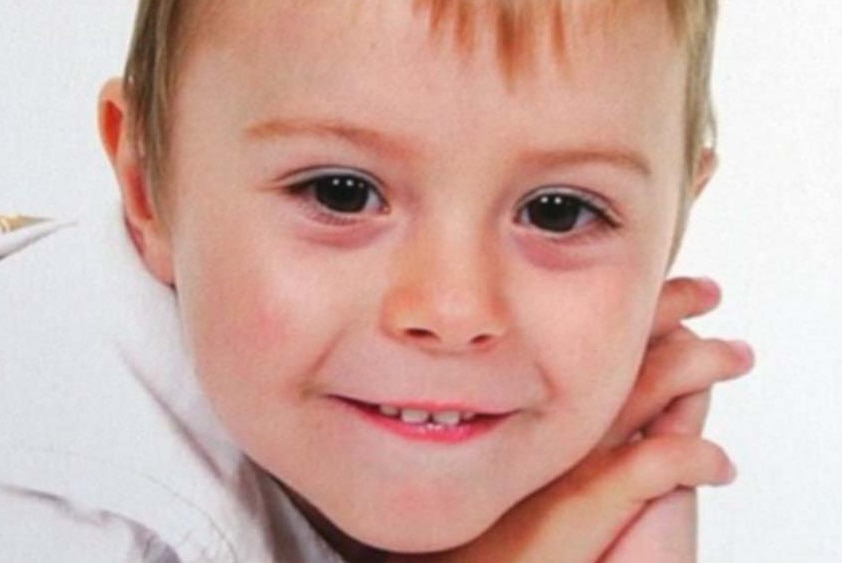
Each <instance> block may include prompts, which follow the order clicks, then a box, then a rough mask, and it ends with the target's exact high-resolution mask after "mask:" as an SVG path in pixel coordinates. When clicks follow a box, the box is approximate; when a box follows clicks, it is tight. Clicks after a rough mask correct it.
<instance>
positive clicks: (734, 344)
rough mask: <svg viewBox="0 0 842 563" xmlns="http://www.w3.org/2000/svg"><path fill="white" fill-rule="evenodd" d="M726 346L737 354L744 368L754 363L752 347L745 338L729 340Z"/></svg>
mask: <svg viewBox="0 0 842 563" xmlns="http://www.w3.org/2000/svg"><path fill="white" fill-rule="evenodd" d="M728 346H730V347H731V349H732V350H733V351H734V352H736V353H737V355H739V357H740V359H741V360H742V362H743V365H745V366H746V368H749V367H751V366H753V365H754V348H752V347H751V344H749V343H748V342H746V341H745V340H731V341H729V342H728Z"/></svg>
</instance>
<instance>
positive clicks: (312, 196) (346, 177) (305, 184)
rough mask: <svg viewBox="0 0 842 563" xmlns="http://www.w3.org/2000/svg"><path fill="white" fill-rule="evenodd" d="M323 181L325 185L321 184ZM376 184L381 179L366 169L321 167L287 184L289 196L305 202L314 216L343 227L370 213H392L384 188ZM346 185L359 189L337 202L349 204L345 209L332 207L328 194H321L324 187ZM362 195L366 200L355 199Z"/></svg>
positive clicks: (311, 215)
mask: <svg viewBox="0 0 842 563" xmlns="http://www.w3.org/2000/svg"><path fill="white" fill-rule="evenodd" d="M319 184H322V185H321V186H320V185H319ZM325 184H328V185H325ZM376 184H377V182H375V181H374V180H373V179H370V178H369V176H368V175H366V174H363V173H362V172H358V171H348V170H336V171H331V170H320V171H319V172H317V173H312V174H309V175H307V176H304V177H301V178H300V179H298V178H293V181H292V183H290V184H288V185H287V186H286V187H285V191H286V193H287V194H288V195H289V196H291V197H293V198H294V199H297V200H299V201H301V202H302V203H303V204H304V205H305V206H306V208H305V210H306V211H307V213H308V214H309V215H310V217H311V218H312V219H314V220H316V221H319V222H321V223H325V224H327V225H335V226H340V227H341V226H344V225H353V224H355V223H358V222H359V221H360V220H361V218H362V216H369V215H372V214H375V215H384V214H387V213H388V212H389V205H388V203H386V199H385V198H384V197H383V196H382V194H381V193H380V190H379V189H378V188H377V187H376ZM343 186H344V187H345V188H353V190H354V191H356V192H357V193H356V194H355V193H347V194H344V195H345V197H346V200H345V201H344V202H341V201H334V202H333V203H337V204H341V203H344V204H346V205H347V206H348V209H347V210H344V211H343V210H338V209H331V208H330V207H329V206H328V204H327V202H326V201H324V197H326V196H327V194H321V195H322V196H323V197H320V194H319V193H318V192H317V190H318V189H319V188H320V187H330V188H342V187H343ZM360 189H363V190H365V191H366V193H365V194H360V193H359V190H360ZM333 195H334V196H341V195H343V194H340V193H339V192H338V191H337V192H336V193H334V194H333ZM359 195H362V196H363V197H364V198H365V200H364V201H362V202H360V201H355V200H353V197H354V196H359ZM372 200H375V201H374V203H376V208H375V209H370V206H371V205H373V204H374V203H373V202H372ZM360 203H362V209H357V205H359V204H360Z"/></svg>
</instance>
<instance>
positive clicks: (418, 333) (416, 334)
mask: <svg viewBox="0 0 842 563" xmlns="http://www.w3.org/2000/svg"><path fill="white" fill-rule="evenodd" d="M406 335H407V336H409V337H410V338H415V339H424V340H426V339H430V338H435V336H436V335H435V334H434V333H433V331H431V330H427V329H425V328H408V329H406Z"/></svg>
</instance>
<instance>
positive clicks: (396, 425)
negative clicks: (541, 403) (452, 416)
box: [333, 397, 511, 445]
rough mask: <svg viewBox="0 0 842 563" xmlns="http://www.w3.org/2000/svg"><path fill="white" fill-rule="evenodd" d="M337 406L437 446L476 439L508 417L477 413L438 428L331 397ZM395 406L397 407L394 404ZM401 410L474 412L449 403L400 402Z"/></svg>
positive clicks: (389, 429) (435, 425)
mask: <svg viewBox="0 0 842 563" xmlns="http://www.w3.org/2000/svg"><path fill="white" fill-rule="evenodd" d="M333 398H334V399H336V400H337V402H339V403H340V404H342V405H344V406H345V407H346V408H348V410H350V411H351V412H352V413H353V414H355V415H356V416H358V417H360V418H361V419H362V420H364V421H365V422H367V423H369V424H373V425H375V426H376V427H378V428H380V429H382V430H386V431H387V432H390V433H392V434H395V435H398V436H400V437H402V438H406V439H409V440H415V441H420V442H432V443H437V444H453V445H455V444H462V443H465V442H468V441H470V440H473V439H476V438H479V437H480V436H482V435H484V434H487V433H488V432H490V431H491V430H493V429H494V428H496V427H497V426H498V425H499V424H500V423H502V422H503V421H504V420H505V419H506V418H508V416H509V414H511V413H506V414H482V413H478V414H477V415H476V418H474V419H473V420H470V421H463V422H461V423H459V424H458V425H457V426H442V425H437V424H429V423H428V424H408V423H406V422H403V421H401V420H400V418H393V417H390V416H386V415H383V414H381V413H380V411H379V410H378V407H376V406H374V405H369V404H366V403H363V402H360V401H355V400H350V399H345V398H341V397H333ZM395 406H398V405H395ZM399 408H401V409H418V410H424V411H428V412H442V411H458V412H475V411H472V410H471V409H462V408H457V407H454V406H452V405H450V404H448V405H447V406H443V404H441V403H439V404H435V405H433V404H430V403H401V404H400V406H399Z"/></svg>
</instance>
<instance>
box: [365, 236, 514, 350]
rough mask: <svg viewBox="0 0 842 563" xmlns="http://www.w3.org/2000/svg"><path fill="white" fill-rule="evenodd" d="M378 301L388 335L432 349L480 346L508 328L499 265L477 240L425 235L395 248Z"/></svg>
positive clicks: (492, 342)
mask: <svg viewBox="0 0 842 563" xmlns="http://www.w3.org/2000/svg"><path fill="white" fill-rule="evenodd" d="M395 263H396V267H395V269H394V274H393V279H392V280H391V283H390V284H389V287H388V289H387V292H386V295H385V297H384V300H383V305H382V324H383V328H384V330H385V332H386V333H388V334H389V336H390V337H392V338H394V339H396V340H398V341H400V342H402V343H404V344H406V345H411V346H416V347H419V348H421V349H424V350H426V351H429V352H434V353H464V352H470V351H478V350H485V349H488V348H491V347H493V346H494V345H495V344H496V343H497V342H499V341H500V340H501V339H502V338H503V337H504V336H505V335H506V333H507V332H508V330H509V315H508V311H507V306H506V300H505V298H504V295H503V291H502V285H503V280H502V277H501V275H500V274H501V272H500V270H501V268H500V267H499V260H497V259H496V258H495V256H494V254H493V253H491V252H488V251H486V252H483V244H482V241H481V240H476V241H475V242H471V241H461V242H459V241H456V240H441V239H440V240H438V241H437V240H434V239H432V238H424V239H423V240H421V241H419V243H417V244H414V245H409V246H406V247H404V248H402V249H400V250H398V256H397V257H396V259H395Z"/></svg>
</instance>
